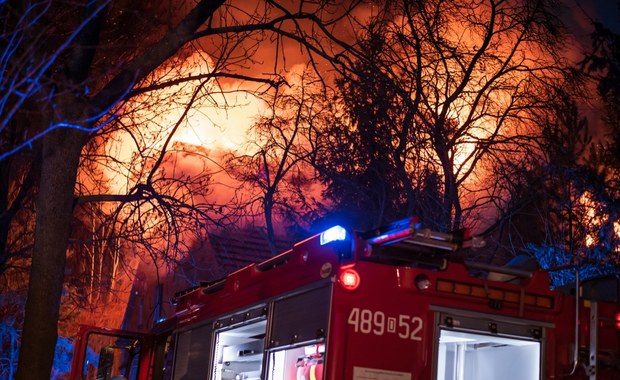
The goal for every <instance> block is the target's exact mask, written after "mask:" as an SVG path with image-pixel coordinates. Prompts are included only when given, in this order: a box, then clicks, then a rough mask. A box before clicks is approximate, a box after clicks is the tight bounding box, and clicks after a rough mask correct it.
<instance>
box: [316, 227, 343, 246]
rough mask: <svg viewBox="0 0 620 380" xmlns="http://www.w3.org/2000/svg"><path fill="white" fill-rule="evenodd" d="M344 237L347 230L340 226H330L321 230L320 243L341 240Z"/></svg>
mask: <svg viewBox="0 0 620 380" xmlns="http://www.w3.org/2000/svg"><path fill="white" fill-rule="evenodd" d="M346 239H347V230H345V229H344V227H341V226H333V227H332V228H330V229H328V230H325V231H323V232H321V245H325V244H327V243H331V242H333V241H343V240H346Z"/></svg>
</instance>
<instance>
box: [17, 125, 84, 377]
mask: <svg viewBox="0 0 620 380" xmlns="http://www.w3.org/2000/svg"><path fill="white" fill-rule="evenodd" d="M83 138H84V133H83V132H80V131H78V130H76V129H58V130H55V131H53V132H50V133H49V134H48V135H47V136H45V137H44V139H43V157H42V163H41V182H40V188H39V194H38V199H37V217H36V229H35V241H34V251H33V255H32V266H31V268H30V282H29V286H28V299H27V301H26V316H25V319H24V329H23V334H22V341H21V347H28V349H22V350H20V356H19V365H18V367H17V373H16V375H15V378H16V379H17V380H32V379H35V380H36V379H41V380H43V379H49V378H50V369H51V368H52V363H53V360H54V349H55V346H56V339H57V336H58V332H57V322H58V316H59V311H60V298H61V295H62V288H63V277H64V272H65V259H66V247H67V241H68V239H69V234H70V232H71V220H72V214H73V191H74V187H75V182H76V173H77V167H78V162H79V157H80V152H81V150H82V143H83Z"/></svg>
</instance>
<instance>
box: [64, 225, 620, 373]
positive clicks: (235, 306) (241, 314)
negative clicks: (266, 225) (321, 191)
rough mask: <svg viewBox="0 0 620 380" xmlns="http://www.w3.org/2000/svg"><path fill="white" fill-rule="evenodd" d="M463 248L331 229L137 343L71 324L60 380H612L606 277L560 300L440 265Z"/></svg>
mask: <svg viewBox="0 0 620 380" xmlns="http://www.w3.org/2000/svg"><path fill="white" fill-rule="evenodd" d="M472 242H473V244H475V240H474V239H471V238H468V237H467V236H464V234H463V233H450V234H448V233H436V232H432V231H429V230H425V229H421V228H420V226H419V224H418V223H417V221H416V220H415V219H407V220H405V221H401V222H398V223H394V224H393V225H391V226H387V227H386V228H380V229H377V230H374V231H370V232H366V233H355V234H352V233H350V232H348V231H346V230H345V229H343V228H341V227H338V226H336V227H333V228H331V229H329V230H326V231H324V232H323V233H321V234H318V235H316V236H313V237H311V238H309V239H307V240H304V241H302V242H300V243H297V244H295V245H294V247H293V248H292V249H290V250H288V251H286V252H283V253H281V254H279V255H277V256H275V257H273V258H271V259H269V260H267V261H264V262H261V263H258V264H252V265H250V266H248V267H245V268H243V269H241V270H238V271H236V272H234V273H232V274H230V275H228V276H227V277H225V278H223V279H222V280H220V281H216V282H212V283H204V284H201V285H200V286H198V287H196V288H192V289H189V290H187V291H184V292H181V293H178V294H177V295H176V303H177V304H176V313H175V315H174V316H173V317H172V318H169V319H167V320H164V321H161V322H160V323H158V324H157V325H156V326H155V327H154V329H153V330H152V332H151V333H150V334H139V333H131V332H126V331H119V330H110V329H103V328H93V327H83V328H82V330H81V333H80V335H79V337H78V338H77V339H76V342H75V354H74V360H73V370H72V374H71V379H72V380H78V379H117V378H118V379H125V378H126V379H153V380H181V379H183V380H189V379H209V380H233V379H234V380H238V379H247V380H249V379H256V380H258V379H263V380H315V379H316V380H320V379H325V380H414V379H415V380H420V379H438V380H465V379H467V380H497V379H502V380H534V379H564V378H571V379H599V380H600V379H620V361H619V360H620V313H619V308H618V300H617V298H618V297H617V296H618V289H617V287H618V285H617V281H615V279H611V281H609V283H608V284H607V285H605V283H604V282H601V281H599V282H598V283H597V284H591V286H588V284H586V283H585V282H584V283H583V284H577V286H576V287H574V288H573V289H572V294H573V295H571V294H570V293H571V292H570V291H568V292H564V291H559V290H551V289H550V286H549V285H550V281H549V275H548V273H546V272H544V271H539V270H536V271H533V272H531V271H525V270H522V269H516V268H509V267H496V266H487V265H481V264H479V263H478V264H475V263H466V262H464V261H462V260H461V261H459V260H453V259H451V258H450V257H453V256H455V255H454V251H456V250H459V249H461V248H462V247H463V245H468V244H469V245H471V244H472ZM609 284H612V287H613V286H615V290H614V289H611V290H612V291H611V292H607V293H611V294H612V296H608V297H607V298H609V299H606V300H601V299H595V298H594V297H591V296H590V295H591V294H595V293H598V292H597V291H596V289H597V287H598V288H601V286H604V287H607V288H609ZM575 289H577V291H575ZM608 290H609V289H608ZM586 296H587V297H586ZM614 297H615V298H614ZM612 298H613V299H612ZM115 376H117V377H115Z"/></svg>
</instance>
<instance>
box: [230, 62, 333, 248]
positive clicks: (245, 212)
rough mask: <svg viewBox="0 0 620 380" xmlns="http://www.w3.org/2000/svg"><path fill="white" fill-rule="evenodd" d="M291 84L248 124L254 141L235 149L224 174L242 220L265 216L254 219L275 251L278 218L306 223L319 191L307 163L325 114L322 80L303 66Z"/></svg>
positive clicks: (315, 208)
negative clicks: (233, 185) (230, 182)
mask: <svg viewBox="0 0 620 380" xmlns="http://www.w3.org/2000/svg"><path fill="white" fill-rule="evenodd" d="M289 82H291V83H290V88H288V89H287V90H283V92H284V93H278V94H276V96H275V97H274V99H273V102H272V105H271V107H270V109H269V110H268V111H267V115H265V116H262V117H260V118H259V119H258V120H257V122H256V124H255V125H254V126H253V127H252V130H251V131H250V135H251V136H253V140H252V141H250V142H249V143H247V144H246V146H245V148H244V151H245V152H244V153H245V154H239V151H238V152H234V153H231V154H229V155H228V156H227V158H226V166H227V167H228V169H227V172H228V173H229V174H230V175H231V176H232V177H233V178H234V179H235V180H237V181H239V187H238V188H237V189H236V196H235V199H236V201H237V203H238V206H237V207H239V208H240V209H241V215H242V216H244V217H246V218H253V217H255V216H259V218H261V219H263V221H262V223H261V221H260V220H259V221H258V223H259V224H261V225H262V224H264V228H265V230H266V236H267V241H268V242H269V245H270V248H271V252H272V253H273V254H274V255H275V254H276V253H278V252H277V246H276V231H275V225H276V220H281V221H284V220H287V224H301V225H304V226H306V227H307V226H308V225H309V224H310V223H311V221H312V220H314V219H316V217H317V216H316V214H317V213H318V212H319V210H318V208H319V207H318V205H317V200H316V197H317V196H318V195H319V194H320V190H315V191H314V194H312V193H313V190H312V186H313V184H315V183H316V175H315V173H314V170H313V168H312V166H311V165H310V163H311V161H312V159H311V157H312V156H313V155H314V154H316V152H315V150H314V147H313V145H314V144H313V141H312V140H313V138H316V136H314V133H315V132H316V130H314V129H313V128H312V127H313V125H315V124H316V123H317V119H321V118H322V117H324V116H325V112H324V111H325V107H327V104H328V103H327V101H326V99H325V97H323V96H321V89H322V88H323V83H322V82H321V81H319V80H318V78H316V77H314V75H312V74H311V73H310V72H309V71H308V70H307V69H306V70H304V71H303V72H302V73H300V74H297V73H292V74H291V75H289ZM328 115H330V116H331V113H328ZM321 121H322V122H321V124H323V122H325V120H321ZM279 224H284V223H279Z"/></svg>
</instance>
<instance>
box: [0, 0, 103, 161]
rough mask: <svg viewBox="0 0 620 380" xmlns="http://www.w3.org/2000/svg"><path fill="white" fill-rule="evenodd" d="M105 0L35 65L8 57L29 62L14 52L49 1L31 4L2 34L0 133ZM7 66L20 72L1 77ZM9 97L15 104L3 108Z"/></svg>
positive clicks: (38, 87)
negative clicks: (11, 29) (13, 29)
mask: <svg viewBox="0 0 620 380" xmlns="http://www.w3.org/2000/svg"><path fill="white" fill-rule="evenodd" d="M109 2H110V0H106V1H103V2H102V3H101V4H99V6H97V7H95V8H94V9H93V11H92V12H91V13H89V14H88V16H87V17H85V18H84V20H83V21H82V22H81V23H80V24H79V25H78V26H77V27H76V28H75V29H74V30H73V31H72V33H71V34H70V35H69V36H68V37H67V38H66V39H65V41H64V42H63V43H62V44H61V45H60V46H59V47H58V48H57V49H56V50H55V51H54V52H53V53H52V54H51V55H50V56H49V57H46V59H44V60H43V62H42V63H40V64H39V65H38V66H35V67H31V66H28V65H24V64H23V62H15V63H16V64H11V60H13V61H19V60H20V59H21V60H22V61H24V60H26V61H29V60H30V59H31V57H16V51H17V50H18V48H19V47H20V45H22V43H23V41H24V40H23V37H24V34H25V32H26V31H28V30H29V28H33V27H34V26H35V25H36V23H37V21H38V20H40V18H41V17H43V16H44V14H45V13H46V12H47V11H48V9H49V6H50V2H42V3H37V4H33V5H31V6H30V7H29V8H28V9H27V11H26V12H25V13H24V15H22V16H21V17H20V19H19V20H18V22H17V28H16V29H15V31H14V32H12V33H11V34H10V35H7V36H5V37H6V38H3V40H5V41H8V42H7V46H6V48H5V49H4V51H3V52H2V56H1V57H0V68H2V70H0V89H1V90H2V93H3V95H2V98H1V99H0V115H2V120H1V121H0V132H1V131H3V130H4V129H5V128H6V127H7V125H8V123H9V122H10V121H11V120H12V118H13V117H14V116H15V114H16V113H17V112H18V111H19V109H20V108H21V107H22V106H23V104H24V102H25V101H26V100H27V99H29V98H30V97H32V96H33V95H35V94H36V93H38V92H39V91H40V89H41V87H42V86H41V78H42V77H43V76H44V75H45V73H46V72H47V71H48V70H49V69H50V67H51V66H52V65H53V64H54V63H56V61H57V59H58V57H59V56H60V54H61V53H63V52H64V51H65V50H67V48H68V47H69V46H70V45H71V43H72V42H73V41H74V40H75V39H76V37H77V36H78V35H79V33H80V32H81V31H82V30H83V29H84V28H85V27H86V25H88V24H89V23H90V22H92V21H93V20H94V19H95V18H96V17H98V15H99V14H100V13H101V12H102V11H103V10H104V9H105V7H106V6H107V5H108V4H109ZM0 5H2V6H4V4H3V3H0ZM39 8H41V9H39ZM34 48H36V46H35V47H31V48H29V49H26V51H28V52H31V51H32V49H34ZM9 67H13V68H15V67H19V68H20V69H22V68H23V69H22V72H17V73H13V75H11V76H13V77H12V78H8V77H6V76H5V73H7V72H8V73H11V70H9V69H8V68H9ZM24 70H25V71H24ZM20 74H21V75H20ZM10 99H14V100H15V103H14V104H12V105H11V106H10V109H6V107H7V105H9V103H10ZM56 128H58V127H53V128H52V129H56ZM49 130H51V129H48V131H43V132H41V133H38V134H37V135H35V137H33V138H31V139H28V141H25V142H24V143H23V144H21V145H20V146H18V147H17V148H15V149H12V150H11V152H12V153H14V152H16V151H18V150H19V149H21V148H23V147H25V146H30V145H31V144H32V142H33V141H34V140H33V139H36V138H40V137H41V136H43V135H45V133H46V132H49ZM7 154H8V152H7V153H5V154H2V156H0V159H2V158H4V157H6V155H7Z"/></svg>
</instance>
